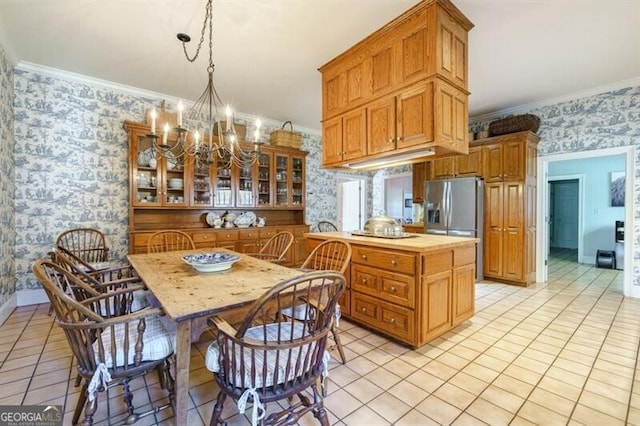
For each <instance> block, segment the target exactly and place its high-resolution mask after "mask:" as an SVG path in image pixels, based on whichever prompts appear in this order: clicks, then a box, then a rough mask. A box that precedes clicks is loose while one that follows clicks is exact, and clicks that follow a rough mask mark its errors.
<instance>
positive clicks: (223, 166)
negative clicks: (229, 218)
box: [213, 156, 233, 207]
mask: <svg viewBox="0 0 640 426" xmlns="http://www.w3.org/2000/svg"><path fill="white" fill-rule="evenodd" d="M215 170H216V180H215V192H214V198H213V205H214V206H215V207H232V206H233V192H232V189H231V180H232V169H231V161H230V159H229V157H228V156H227V157H226V158H223V159H220V158H217V157H216V162H215Z"/></svg>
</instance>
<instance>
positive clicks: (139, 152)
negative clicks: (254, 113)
mask: <svg viewBox="0 0 640 426" xmlns="http://www.w3.org/2000/svg"><path fill="white" fill-rule="evenodd" d="M136 141H137V143H136V146H135V147H134V148H135V150H134V152H133V155H134V157H135V160H136V162H135V164H132V166H133V180H134V185H133V187H134V188H135V194H134V198H133V202H134V205H138V206H147V205H156V204H160V203H162V193H163V191H164V188H163V185H162V178H161V174H160V170H159V169H158V161H157V159H156V155H155V152H154V150H153V145H152V141H151V139H148V138H146V137H145V136H138V137H137V138H136Z"/></svg>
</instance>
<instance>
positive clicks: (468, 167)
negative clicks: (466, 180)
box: [455, 146, 482, 177]
mask: <svg viewBox="0 0 640 426" xmlns="http://www.w3.org/2000/svg"><path fill="white" fill-rule="evenodd" d="M455 159H456V160H455V161H456V176H458V177H472V176H482V148H481V147H479V146H477V147H473V148H469V154H467V155H458V156H456V157H455Z"/></svg>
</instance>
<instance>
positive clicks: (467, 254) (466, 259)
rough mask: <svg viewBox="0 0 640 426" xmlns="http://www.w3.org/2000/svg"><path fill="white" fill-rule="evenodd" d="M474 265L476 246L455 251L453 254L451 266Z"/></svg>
mask: <svg viewBox="0 0 640 426" xmlns="http://www.w3.org/2000/svg"><path fill="white" fill-rule="evenodd" d="M474 263H476V246H475V245H473V246H471V247H464V248H459V249H456V250H455V251H454V252H453V266H455V267H457V266H462V265H469V264H474Z"/></svg>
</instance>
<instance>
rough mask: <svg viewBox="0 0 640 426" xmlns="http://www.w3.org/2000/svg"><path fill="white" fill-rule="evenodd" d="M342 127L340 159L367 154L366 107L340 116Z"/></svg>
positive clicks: (344, 159)
mask: <svg viewBox="0 0 640 426" xmlns="http://www.w3.org/2000/svg"><path fill="white" fill-rule="evenodd" d="M342 128H343V133H342V161H348V160H352V159H354V158H361V157H364V156H365V155H367V110H366V108H362V109H357V110H355V111H352V112H349V113H346V114H345V115H344V116H343V118H342ZM325 150H326V149H325Z"/></svg>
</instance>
